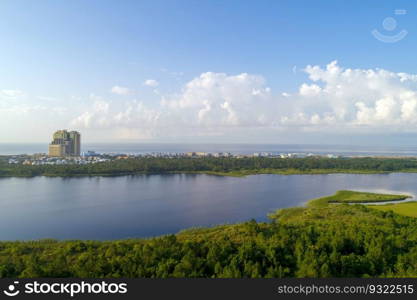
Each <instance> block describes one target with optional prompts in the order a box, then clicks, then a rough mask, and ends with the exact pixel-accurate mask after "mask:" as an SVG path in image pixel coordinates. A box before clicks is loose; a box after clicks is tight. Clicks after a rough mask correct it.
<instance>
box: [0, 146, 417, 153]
mask: <svg viewBox="0 0 417 300" xmlns="http://www.w3.org/2000/svg"><path fill="white" fill-rule="evenodd" d="M88 150H92V151H96V152H99V153H132V154H143V153H152V152H154V153H156V152H165V153H167V152H170V153H183V152H189V151H202V152H230V153H233V154H252V153H254V152H272V153H313V154H335V155H344V156H367V155H381V156H417V147H415V146H412V147H405V146H404V147H402V146H390V147H388V146H386V147H375V146H374V147H372V146H354V145H348V146H346V145H284V144H173V143H170V144H168V143H166V144H163V143H152V144H151V143H143V144H140V143H136V144H123V143H122V144H120V143H119V144H109V143H108V144H103V143H102V144H83V145H82V151H88ZM47 151H48V145H47V144H4V143H3V144H2V143H0V155H16V154H34V153H47Z"/></svg>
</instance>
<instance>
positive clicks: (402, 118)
mask: <svg viewBox="0 0 417 300" xmlns="http://www.w3.org/2000/svg"><path fill="white" fill-rule="evenodd" d="M304 71H305V72H306V73H307V75H308V78H309V80H308V81H306V82H305V83H303V84H301V85H300V87H299V89H298V92H297V91H292V92H284V93H281V94H274V93H273V92H272V91H271V89H270V88H269V87H268V86H267V84H266V80H265V79H264V78H263V77H262V76H259V75H252V74H247V73H242V74H238V75H228V74H225V73H213V72H207V73H202V74H201V75H200V76H198V77H196V78H194V79H193V80H191V81H189V82H188V83H186V84H185V85H184V87H183V88H182V90H181V91H180V92H179V93H177V94H174V95H161V101H160V103H159V104H157V105H156V106H155V105H153V106H148V105H146V104H145V102H143V101H137V100H126V101H124V102H122V103H120V102H118V103H112V102H110V101H105V100H102V99H92V104H91V106H90V107H89V108H87V110H85V111H83V112H82V113H80V114H79V116H78V117H77V118H75V119H74V120H73V124H74V125H76V126H78V127H81V128H82V127H84V128H98V129H99V128H106V129H109V128H114V129H115V130H117V132H118V133H119V134H122V133H123V136H126V137H128V136H130V137H134V136H137V137H138V138H139V137H146V138H149V137H155V136H157V137H174V136H230V137H233V136H236V135H240V136H245V135H248V136H249V135H250V134H255V133H254V132H256V134H260V135H262V132H269V133H270V132H271V130H275V132H278V131H280V132H283V131H285V132H287V133H288V134H289V133H291V132H298V133H299V132H302V131H308V132H312V131H317V132H333V133H344V132H358V133H359V132H365V131H366V132H371V133H378V132H379V133H384V132H388V131H395V130H406V131H414V132H417V126H416V125H417V75H413V74H406V73H395V72H390V71H387V70H382V69H349V68H347V69H345V68H342V67H340V66H339V65H338V63H337V62H336V61H333V62H331V63H329V64H328V65H327V66H326V67H324V68H322V67H320V66H307V67H306V68H305V69H304ZM255 129H256V131H255Z"/></svg>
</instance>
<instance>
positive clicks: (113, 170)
mask: <svg viewBox="0 0 417 300" xmlns="http://www.w3.org/2000/svg"><path fill="white" fill-rule="evenodd" d="M389 172H417V159H414V158H373V157H365V158H324V157H307V158H267V157H246V158H235V157H233V158H213V157H205V158H187V157H182V158H154V157H142V158H131V159H121V160H116V161H111V162H103V163H97V164H89V165H39V166H31V165H9V164H7V160H6V157H0V176H3V177H9V176H26V177H30V176H40V175H43V176H117V175H129V174H169V173H206V174H213V175H222V176H224V175H227V176H245V175H251V174H285V175H287V174H328V173H360V174H370V173H389Z"/></svg>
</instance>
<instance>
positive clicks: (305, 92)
mask: <svg viewBox="0 0 417 300" xmlns="http://www.w3.org/2000/svg"><path fill="white" fill-rule="evenodd" d="M320 92H321V88H320V87H319V86H318V85H317V84H310V85H308V84H306V83H303V84H302V85H301V87H300V95H301V96H307V97H309V96H317V95H319V94H320Z"/></svg>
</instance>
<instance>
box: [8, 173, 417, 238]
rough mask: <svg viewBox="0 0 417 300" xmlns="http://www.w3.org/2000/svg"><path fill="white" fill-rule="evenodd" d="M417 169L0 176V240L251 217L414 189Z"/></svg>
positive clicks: (114, 233)
mask: <svg viewBox="0 0 417 300" xmlns="http://www.w3.org/2000/svg"><path fill="white" fill-rule="evenodd" d="M416 182H417V174H407V173H393V174H372V175H368V174H366V175H359V174H358V175H356V174H330V175H253V176H247V177H242V178H236V177H222V176H210V175H202V174H196V175H186V174H173V175H137V176H121V177H80V178H48V177H35V178H2V179H0V191H1V196H0V228H1V229H0V240H17V239H40V238H56V239H98V240H106V239H123V238H136V237H150V236H156V235H161V234H169V233H176V232H178V231H179V230H181V229H186V228H190V227H199V226H212V225H216V224H227V223H236V222H241V221H247V220H250V219H252V218H253V219H256V220H257V221H266V220H267V214H268V213H270V212H273V211H274V210H276V209H279V208H285V207H291V206H297V205H303V204H304V203H305V202H306V201H307V200H310V199H312V198H317V197H320V196H324V195H330V194H333V193H334V192H336V191H337V190H340V189H353V190H360V191H374V192H389V193H407V194H411V195H414V194H417V185H416Z"/></svg>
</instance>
